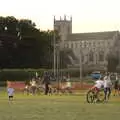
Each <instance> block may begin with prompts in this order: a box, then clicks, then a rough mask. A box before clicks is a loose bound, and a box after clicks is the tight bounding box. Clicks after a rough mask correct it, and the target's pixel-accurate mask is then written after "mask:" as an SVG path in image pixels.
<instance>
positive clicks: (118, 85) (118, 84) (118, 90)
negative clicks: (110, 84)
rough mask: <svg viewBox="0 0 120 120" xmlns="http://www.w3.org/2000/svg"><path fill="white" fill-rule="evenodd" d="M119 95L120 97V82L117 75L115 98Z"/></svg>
mask: <svg viewBox="0 0 120 120" xmlns="http://www.w3.org/2000/svg"><path fill="white" fill-rule="evenodd" d="M117 93H118V95H120V80H119V77H118V75H116V80H115V82H114V96H116V94H117Z"/></svg>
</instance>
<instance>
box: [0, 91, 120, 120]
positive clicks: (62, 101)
mask: <svg viewBox="0 0 120 120" xmlns="http://www.w3.org/2000/svg"><path fill="white" fill-rule="evenodd" d="M0 120H120V97H112V98H111V100H110V101H109V102H108V103H99V104H88V103H86V101H85V96H69V95H66V96H59V95H56V96H55V95H54V96H44V95H43V96H26V95H20V94H17V95H15V100H14V102H13V103H12V104H9V103H8V100H7V95H6V93H0Z"/></svg>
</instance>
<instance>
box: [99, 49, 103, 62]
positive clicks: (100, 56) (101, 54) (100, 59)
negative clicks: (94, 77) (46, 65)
mask: <svg viewBox="0 0 120 120" xmlns="http://www.w3.org/2000/svg"><path fill="white" fill-rule="evenodd" d="M99 61H104V51H100V52H99Z"/></svg>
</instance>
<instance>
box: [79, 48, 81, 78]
mask: <svg viewBox="0 0 120 120" xmlns="http://www.w3.org/2000/svg"><path fill="white" fill-rule="evenodd" d="M79 57H80V58H79V60H80V61H79V64H80V80H82V50H81V48H80V56H79Z"/></svg>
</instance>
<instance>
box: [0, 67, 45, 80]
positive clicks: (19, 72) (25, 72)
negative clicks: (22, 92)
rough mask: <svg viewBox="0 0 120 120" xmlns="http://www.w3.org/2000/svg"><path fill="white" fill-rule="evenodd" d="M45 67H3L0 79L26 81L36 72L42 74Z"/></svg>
mask: <svg viewBox="0 0 120 120" xmlns="http://www.w3.org/2000/svg"><path fill="white" fill-rule="evenodd" d="M44 71H45V69H3V70H1V71H0V81H6V80H10V81H25V80H28V79H31V78H32V77H33V76H35V72H38V74H39V75H42V74H43V72H44Z"/></svg>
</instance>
